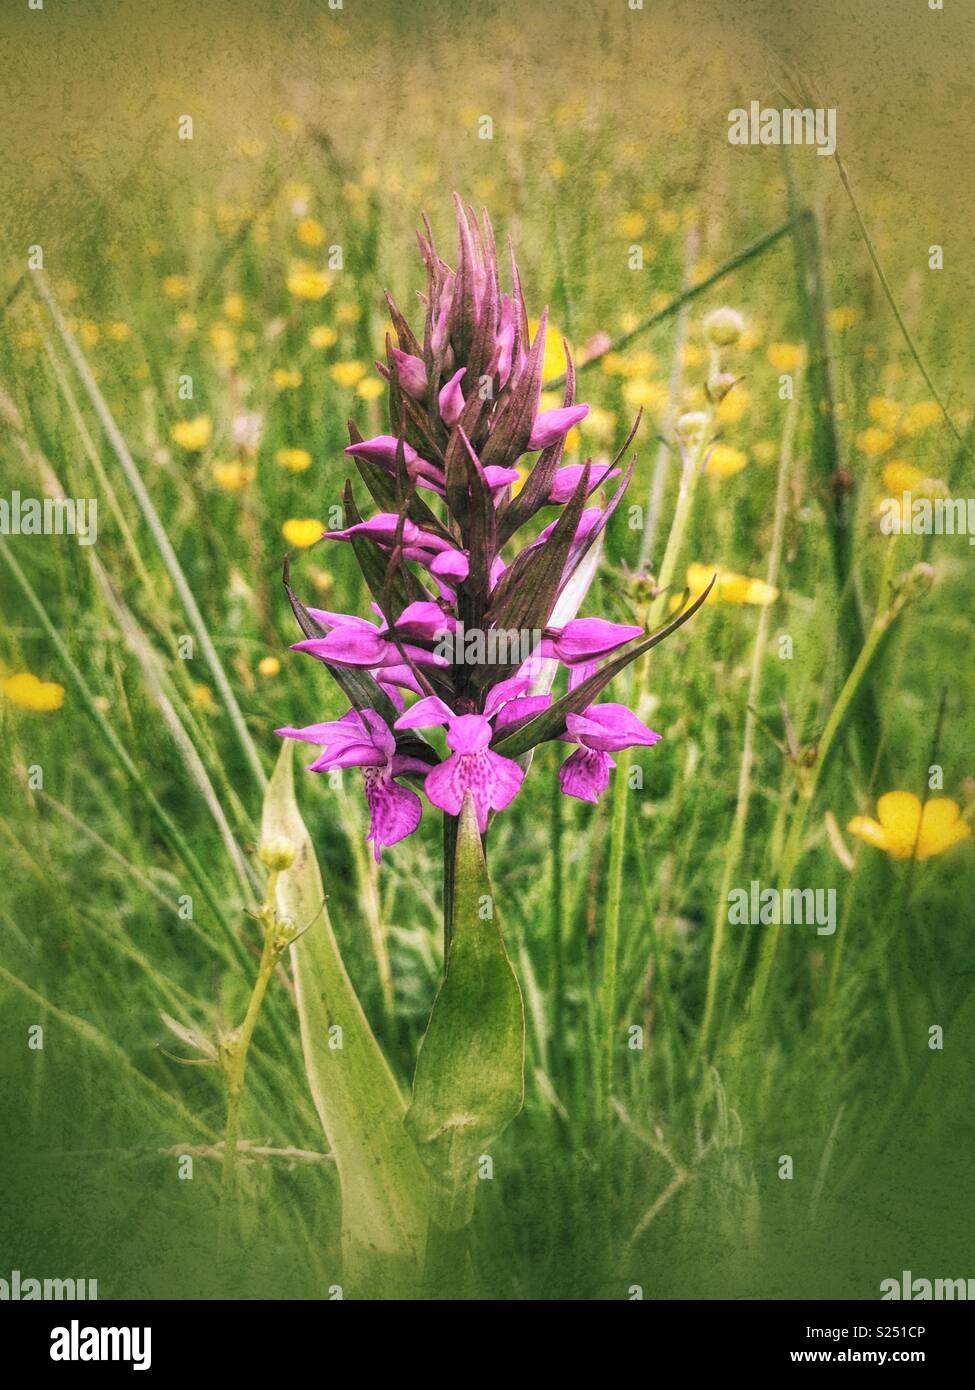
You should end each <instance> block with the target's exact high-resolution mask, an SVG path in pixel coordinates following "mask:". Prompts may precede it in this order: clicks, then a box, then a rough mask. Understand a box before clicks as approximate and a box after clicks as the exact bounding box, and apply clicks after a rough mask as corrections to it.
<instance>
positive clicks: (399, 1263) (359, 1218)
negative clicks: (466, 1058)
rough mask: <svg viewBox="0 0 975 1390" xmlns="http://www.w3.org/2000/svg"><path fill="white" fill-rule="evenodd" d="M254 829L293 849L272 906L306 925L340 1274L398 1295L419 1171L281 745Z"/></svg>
mask: <svg viewBox="0 0 975 1390" xmlns="http://www.w3.org/2000/svg"><path fill="white" fill-rule="evenodd" d="M261 830H262V835H263V837H264V838H265V839H267V838H270V837H271V836H283V837H284V838H285V839H286V840H288V841H290V843H291V844H292V845H293V846H294V848H295V852H296V853H295V861H294V864H293V865H292V866H291V868H289V869H286V870H284V871H283V872H282V873H281V875H280V878H279V879H278V889H277V910H278V913H279V915H280V916H281V917H286V918H290V919H291V921H293V922H294V923H295V925H296V926H297V927H298V928H299V929H303V928H306V927H308V928H309V929H308V930H307V931H305V932H304V935H302V936H301V937H300V939H299V940H297V941H296V942H295V943H294V944H293V945H292V947H291V963H292V968H293V970H294V980H295V992H296V996H297V1007H298V1018H299V1021H300V1025H301V1045H302V1049H303V1052H304V1057H305V1070H306V1071H307V1074H308V1081H309V1084H310V1086H311V1093H312V1098H313V1100H314V1102H315V1108H316V1110H317V1111H318V1115H319V1118H320V1120H321V1122H322V1128H323V1129H324V1131H325V1137H326V1139H327V1140H328V1144H329V1148H330V1149H331V1152H332V1155H333V1157H334V1159H335V1163H336V1166H337V1169H338V1176H339V1183H340V1185H341V1190H342V1246H343V1254H344V1259H345V1278H346V1279H347V1280H348V1282H349V1283H350V1284H351V1286H352V1287H353V1288H357V1287H358V1288H362V1289H368V1292H369V1294H370V1296H371V1297H381V1296H395V1295H396V1293H397V1292H399V1293H400V1294H403V1293H404V1292H405V1291H407V1290H408V1289H409V1288H410V1287H411V1285H412V1283H413V1281H414V1280H415V1279H416V1277H417V1274H418V1270H419V1263H420V1260H421V1258H422V1255H423V1249H424V1241H425V1233H426V1215H425V1213H426V1198H427V1186H428V1182H427V1177H426V1173H425V1171H424V1168H423V1165H422V1164H421V1163H420V1160H419V1158H418V1156H417V1153H416V1151H415V1149H414V1147H413V1145H412V1143H411V1141H410V1138H409V1136H408V1134H407V1132H406V1130H405V1128H404V1125H403V1116H404V1113H405V1108H406V1107H405V1103H404V1100H403V1096H402V1095H401V1093H400V1090H399V1087H398V1086H397V1084H396V1081H395V1079H394V1077H393V1074H392V1072H391V1070H390V1068H389V1065H388V1063H387V1062H386V1059H385V1057H384V1056H383V1054H382V1052H381V1050H380V1047H379V1044H378V1043H377V1041H376V1039H375V1037H374V1036H373V1033H372V1030H371V1029H370V1027H369V1023H368V1021H367V1019H366V1016H365V1014H364V1013H363V1011H362V1006H361V1004H360V1003H359V1000H358V997H357V996H356V993H355V990H354V989H353V987H352V982H351V981H350V979H349V977H348V974H347V973H346V970H345V966H344V964H343V962H342V957H341V954H340V952H339V948H338V944H337V942H336V940H335V934H334V932H333V931H332V924H331V922H330V920H329V916H328V911H327V909H326V907H325V903H324V900H325V891H324V888H323V886H322V876H321V872H320V870H319V867H318V861H317V859H316V858H315V851H314V848H313V847H312V843H311V839H310V837H309V835H308V831H307V829H306V828H305V824H304V821H303V820H302V818H301V813H300V812H299V810H298V806H297V803H296V801H295V794H294V769H293V744H292V743H291V742H290V741H286V742H285V744H284V746H283V747H282V750H281V755H280V757H279V758H278V762H277V766H276V768H275V770H274V775H273V776H272V778H271V781H270V784H269V786H268V789H267V796H266V797H265V800H264V811H263V816H262V820H261ZM309 924H310V925H309ZM338 1029H340V1030H341V1032H337V1031H336V1030H338Z"/></svg>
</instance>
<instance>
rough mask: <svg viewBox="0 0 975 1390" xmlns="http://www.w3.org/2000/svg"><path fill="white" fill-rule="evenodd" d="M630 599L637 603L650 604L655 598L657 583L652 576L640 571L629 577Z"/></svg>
mask: <svg viewBox="0 0 975 1390" xmlns="http://www.w3.org/2000/svg"><path fill="white" fill-rule="evenodd" d="M630 597H631V598H633V599H634V600H635V601H636V602H637V603H650V602H652V600H653V599H655V598H656V597H657V581H656V579H654V577H653V575H652V574H649V573H648V572H647V571H646V570H641V571H640V572H639V574H634V575H631V577H630Z"/></svg>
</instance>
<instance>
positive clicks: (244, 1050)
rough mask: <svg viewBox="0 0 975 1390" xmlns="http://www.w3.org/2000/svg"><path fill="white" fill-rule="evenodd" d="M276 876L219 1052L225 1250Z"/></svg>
mask: <svg viewBox="0 0 975 1390" xmlns="http://www.w3.org/2000/svg"><path fill="white" fill-rule="evenodd" d="M277 882H278V873H277V871H276V870H272V871H271V872H270V874H269V876H268V883H267V897H266V900H265V904H264V907H263V908H262V910H261V919H262V921H263V923H264V945H263V948H262V950H261V962H260V965H259V966H258V970H257V978H256V980H255V981H254V988H253V989H252V991H251V997H250V1001H249V1002H248V1005H247V1012H246V1014H245V1015H244V1022H243V1023H242V1024H241V1027H240V1031H239V1033H238V1035H237V1036H236V1037H235V1038H233V1039H232V1040H231V1041H228V1042H227V1043H225V1044H224V1046H223V1047H222V1049H221V1060H222V1061H223V1067H224V1074H225V1075H226V1078H227V1122H226V1126H225V1128H224V1139H223V1168H222V1171H221V1175H220V1231H219V1239H218V1246H219V1249H220V1251H221V1252H222V1251H224V1250H225V1249H226V1244H227V1239H228V1236H229V1234H230V1229H231V1225H232V1222H233V1219H234V1215H235V1212H236V1202H237V1146H238V1141H239V1139H240V1111H241V1103H242V1100H243V1096H244V1084H245V1082H246V1080H247V1056H248V1053H249V1052H250V1045H251V1039H252V1038H253V1036H254V1029H255V1027H256V1026H257V1020H258V1016H259V1015H260V1012H261V1005H262V1004H263V1003H264V996H265V994H266V993H267V987H268V984H269V983H270V981H271V976H272V975H273V974H274V968H275V966H276V964H277V961H278V957H279V955H280V954H281V949H282V944H281V942H280V941H279V939H278V921H277V916H276V913H275V910H274V902H275V893H276V891H277Z"/></svg>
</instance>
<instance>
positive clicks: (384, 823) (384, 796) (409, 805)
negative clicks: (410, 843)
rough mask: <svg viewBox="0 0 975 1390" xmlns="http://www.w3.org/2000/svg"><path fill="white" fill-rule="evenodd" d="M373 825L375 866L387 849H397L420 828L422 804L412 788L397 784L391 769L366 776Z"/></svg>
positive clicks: (370, 829)
mask: <svg viewBox="0 0 975 1390" xmlns="http://www.w3.org/2000/svg"><path fill="white" fill-rule="evenodd" d="M363 776H364V777H365V783H366V801H367V802H368V804H369V813H370V817H371V824H370V828H369V834H368V835H367V836H366V840H367V841H370V840H371V841H372V845H373V852H374V853H375V856H376V862H377V863H378V862H379V860H380V859H381V858H382V852H383V849H384V847H385V846H386V845H395V844H397V843H398V841H400V840H404V839H405V838H406V836H407V835H412V834H413V831H414V830H415V829H416V828H417V826H418V825H419V824H420V817H421V816H422V815H423V802H422V801H421V800H420V798H419V797H418V796H417V794H416V792H414V791H411V790H410V788H409V787H401V786H400V785H399V783H398V782H394V781H393V779H392V776H391V775H390V772H389V769H388V768H376V769H373V768H367V769H366V771H365V772H364V773H363Z"/></svg>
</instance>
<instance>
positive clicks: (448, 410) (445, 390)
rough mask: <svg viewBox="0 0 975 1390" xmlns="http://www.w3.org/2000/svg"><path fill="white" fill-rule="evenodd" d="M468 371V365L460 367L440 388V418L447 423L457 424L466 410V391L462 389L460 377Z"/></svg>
mask: <svg viewBox="0 0 975 1390" xmlns="http://www.w3.org/2000/svg"><path fill="white" fill-rule="evenodd" d="M466 371H467V368H466V367H458V368H457V370H456V372H454V374H453V376H452V377H451V378H450V380H449V381H448V382H447V384H446V386H443V387H441V389H440V395H439V396H438V397H437V404H438V406H439V407H440V418H441V420H443V422H444V424H445V425H450V426H453V425H456V423H457V421H458V420H459V419H460V417H461V415H462V414H463V412H464V393H463V391H462V390H461V389H460V379H461V377H462V376H463V375H464V373H465V372H466Z"/></svg>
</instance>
